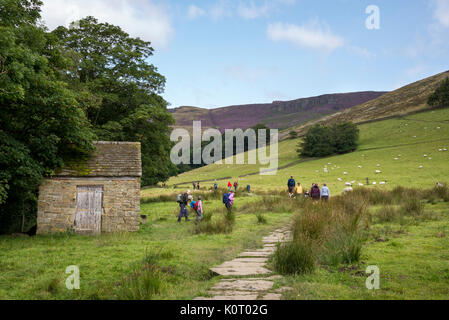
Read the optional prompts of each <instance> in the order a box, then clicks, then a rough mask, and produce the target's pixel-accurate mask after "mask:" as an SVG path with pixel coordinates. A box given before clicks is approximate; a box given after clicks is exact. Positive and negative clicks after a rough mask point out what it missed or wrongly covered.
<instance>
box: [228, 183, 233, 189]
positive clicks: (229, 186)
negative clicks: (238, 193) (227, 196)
mask: <svg viewBox="0 0 449 320" xmlns="http://www.w3.org/2000/svg"><path fill="white" fill-rule="evenodd" d="M228 189H229V191H231V189H232V184H231V181H228Z"/></svg>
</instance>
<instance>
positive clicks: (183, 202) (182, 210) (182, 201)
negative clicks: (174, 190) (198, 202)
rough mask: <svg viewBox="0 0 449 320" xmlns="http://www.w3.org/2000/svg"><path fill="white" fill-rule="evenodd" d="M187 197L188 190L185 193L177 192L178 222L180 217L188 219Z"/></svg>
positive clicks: (188, 195) (188, 194)
mask: <svg viewBox="0 0 449 320" xmlns="http://www.w3.org/2000/svg"><path fill="white" fill-rule="evenodd" d="M189 197H191V195H190V190H187V192H186V193H183V194H179V195H178V200H177V201H178V203H179V216H178V222H179V223H180V222H181V218H182V217H185V218H186V221H189V217H188V214H189V213H188V212H187V208H186V206H187V204H188V202H189Z"/></svg>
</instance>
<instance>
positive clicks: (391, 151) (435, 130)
mask: <svg viewBox="0 0 449 320" xmlns="http://www.w3.org/2000/svg"><path fill="white" fill-rule="evenodd" d="M359 128H360V145H359V148H358V150H357V151H356V152H354V153H351V154H347V155H340V156H333V157H329V158H326V159H319V160H312V161H307V162H302V163H298V164H295V165H293V166H291V167H289V168H286V169H281V170H279V171H278V173H277V175H276V176H260V175H258V174H257V175H254V176H249V177H241V176H243V175H246V174H248V173H255V172H258V169H259V166H258V165H242V166H238V165H216V164H214V165H210V166H206V167H203V168H200V169H198V170H194V171H191V172H187V173H185V174H182V175H180V176H178V177H173V178H171V179H170V180H169V181H168V185H173V184H178V183H181V182H188V181H193V180H206V179H219V178H222V177H232V180H239V182H240V185H241V186H243V185H244V186H246V184H247V183H249V184H251V186H252V187H253V188H258V189H279V188H284V187H285V185H286V183H287V179H288V177H289V176H290V175H293V176H295V178H296V179H297V180H299V181H301V182H302V183H303V184H304V185H305V186H309V185H310V184H311V183H312V182H317V183H320V184H321V183H323V182H327V183H328V184H329V185H330V186H331V188H332V189H333V191H334V192H341V191H342V190H343V189H344V188H345V183H346V182H352V181H356V184H358V183H364V184H365V183H366V178H369V181H370V183H372V182H376V183H377V187H380V186H379V185H378V183H379V182H382V181H387V184H386V186H385V187H391V186H396V185H405V186H417V187H419V186H423V185H427V186H428V185H432V184H435V182H437V181H440V180H445V179H446V180H447V178H446V177H445V176H443V175H442V172H447V171H448V169H449V152H444V151H442V152H439V149H445V148H446V149H447V148H449V109H441V110H435V111H429V112H423V113H419V114H414V115H410V116H407V117H404V118H402V119H399V118H395V119H390V120H384V121H380V122H375V123H369V124H364V125H360V126H359ZM299 142H300V139H297V140H286V141H282V142H280V143H279V165H280V166H283V165H286V164H288V163H293V162H295V161H297V160H299V158H298V156H297V154H296V147H297V145H298V143H299ZM424 155H427V156H428V157H424ZM395 158H397V159H398V160H395ZM378 164H380V167H378V166H377V165H378ZM325 166H327V167H328V171H329V173H325V172H324V167H325ZM359 166H362V168H359ZM420 166H423V168H422V169H420V168H419V167H420ZM376 170H380V171H382V173H380V174H376V173H375V171H376ZM344 172H347V173H348V174H347V175H344ZM239 177H240V178H239ZM338 178H340V179H342V181H341V182H340V181H338ZM225 182H227V181H222V182H221V184H222V185H223V184H224V183H225ZM211 185H212V182H211V183H203V186H205V187H210V186H211ZM189 186H190V185H187V184H186V187H189ZM382 187H384V186H382Z"/></svg>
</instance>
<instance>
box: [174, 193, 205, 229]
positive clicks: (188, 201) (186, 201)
mask: <svg viewBox="0 0 449 320" xmlns="http://www.w3.org/2000/svg"><path fill="white" fill-rule="evenodd" d="M177 202H178V203H179V215H178V222H181V219H182V217H185V219H186V221H190V220H189V212H188V210H187V207H188V206H189V205H190V207H191V208H192V209H193V211H194V212H195V213H196V220H195V224H198V222H200V221H201V219H203V202H202V198H201V196H198V200H197V201H195V200H194V199H193V196H192V194H191V192H190V190H187V192H186V193H182V194H179V195H178V200H177Z"/></svg>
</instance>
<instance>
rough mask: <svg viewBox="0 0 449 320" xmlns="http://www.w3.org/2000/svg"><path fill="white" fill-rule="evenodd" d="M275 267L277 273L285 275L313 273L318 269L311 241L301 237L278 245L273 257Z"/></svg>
mask: <svg viewBox="0 0 449 320" xmlns="http://www.w3.org/2000/svg"><path fill="white" fill-rule="evenodd" d="M273 266H274V269H275V270H276V271H277V272H279V273H280V274H285V275H290V274H291V275H296V274H307V273H311V272H312V271H313V270H314V269H315V267H316V263H315V256H314V252H313V248H312V242H311V240H310V239H309V238H307V237H301V238H298V239H295V240H294V241H292V242H288V243H284V244H278V246H277V249H276V251H275V253H274V256H273Z"/></svg>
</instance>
